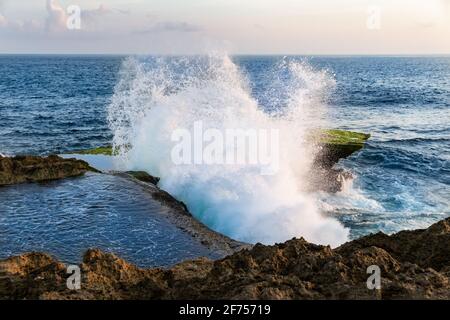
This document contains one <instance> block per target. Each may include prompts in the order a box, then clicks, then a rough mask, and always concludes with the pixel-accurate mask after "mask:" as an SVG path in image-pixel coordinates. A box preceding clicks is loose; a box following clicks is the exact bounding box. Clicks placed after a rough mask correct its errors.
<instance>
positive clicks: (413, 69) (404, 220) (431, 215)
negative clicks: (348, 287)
mask: <svg viewBox="0 0 450 320" xmlns="http://www.w3.org/2000/svg"><path fill="white" fill-rule="evenodd" d="M123 59H124V57H115V56H81V57H80V56H0V152H1V153H4V154H24V153H33V154H46V153H63V152H66V151H68V150H74V149H75V150H76V149H83V148H89V147H95V146H99V145H104V144H108V143H110V142H111V132H110V131H109V129H108V126H107V122H106V107H107V106H108V104H109V101H110V99H111V96H112V94H113V92H114V86H115V84H116V82H117V79H118V72H119V70H120V66H121V63H122V61H123ZM284 59H287V60H289V59H301V60H305V61H306V62H307V63H308V64H310V65H311V66H313V67H314V68H315V69H324V70H327V72H328V73H330V74H331V75H333V77H334V78H335V80H336V87H335V89H334V91H333V92H330V94H329V97H328V98H329V100H328V101H327V103H328V104H329V114H328V117H329V119H330V120H331V121H330V124H331V126H332V127H335V128H342V129H349V130H355V131H362V132H367V133H370V134H371V135H372V137H371V139H370V141H369V142H368V143H367V146H366V147H365V148H364V149H363V150H362V151H361V152H359V153H358V154H356V155H354V156H352V157H350V158H349V159H346V160H344V161H342V162H341V163H340V164H339V165H340V166H342V167H344V168H347V169H348V170H350V171H352V172H353V173H354V175H355V179H354V181H353V185H351V186H348V188H346V189H345V190H344V191H343V192H342V193H339V194H337V195H326V194H323V195H319V196H318V197H319V198H320V200H321V201H322V203H323V208H324V211H328V212H329V213H330V214H333V215H336V216H337V217H338V219H340V220H341V221H342V222H343V223H344V224H345V225H346V226H348V227H350V228H351V235H352V236H353V237H356V236H359V235H362V234H367V233H370V232H376V231H380V230H381V231H384V232H395V231H398V230H402V229H411V228H417V227H426V226H428V225H429V224H431V223H433V222H435V221H437V220H440V219H442V218H444V217H446V216H449V215H450V57H303V58H301V57H287V58H284ZM233 60H234V61H235V62H236V63H237V65H238V66H239V67H240V68H241V69H242V70H243V72H244V73H245V74H246V76H247V77H248V79H249V82H250V86H251V91H252V95H253V96H254V97H255V98H256V99H257V100H258V102H259V103H260V105H261V106H262V107H264V108H265V109H267V110H269V111H270V110H273V109H277V108H278V107H279V106H278V105H276V103H278V102H280V101H282V99H278V98H277V99H271V96H272V94H282V93H283V88H282V87H280V88H278V89H277V90H276V92H274V89H273V88H274V86H273V83H272V81H273V79H269V78H268V75H269V74H270V72H269V71H270V70H271V68H273V66H274V65H276V64H278V63H280V60H283V57H270V56H265V57H254V56H243V57H234V58H233ZM286 76H287V77H288V75H286ZM274 101H275V104H274ZM17 188H19V189H18V190H20V188H22V187H17ZM28 188H33V187H28ZM5 192H6V191H4V190H0V193H1V194H2V195H3V197H2V198H1V199H2V200H1V202H2V203H1V206H2V208H3V210H7V208H10V207H8V204H7V203H8V201H9V200H8V198H7V197H5ZM9 210H10V211H11V210H12V209H9ZM14 210H15V209H14ZM0 214H1V213H0ZM110 235H111V236H114V235H113V234H110ZM120 246H130V247H132V241H131V240H130V241H126V242H124V244H121V245H120Z"/></svg>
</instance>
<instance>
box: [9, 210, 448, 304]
mask: <svg viewBox="0 0 450 320" xmlns="http://www.w3.org/2000/svg"><path fill="white" fill-rule="evenodd" d="M371 265H377V266H379V267H380V269H381V289H380V290H376V289H375V290H369V289H368V288H367V285H366V281H367V278H368V276H369V274H367V272H366V271H367V267H369V266H371ZM81 270H82V283H81V286H82V288H81V290H77V291H70V290H68V289H67V287H66V278H67V276H68V275H67V274H66V267H65V266H64V265H63V264H61V263H60V262H58V261H57V260H55V259H52V258H51V257H50V256H48V255H47V254H42V253H27V254H24V255H21V256H18V257H12V258H9V259H6V260H3V261H1V262H0V298H3V299H25V298H26V299H30V298H33V299H36V298H40V299H230V298H231V299H234V298H242V299H399V298H402V299H405V298H406V299H417V298H426V299H450V218H447V219H446V220H443V221H440V222H438V223H436V224H434V225H432V226H431V227H429V228H428V229H425V230H415V231H403V232H400V233H397V234H395V235H392V236H387V235H384V234H382V233H378V234H375V235H370V236H367V237H363V238H361V239H358V240H355V241H351V242H348V243H346V244H344V245H342V246H341V247H339V248H336V249H331V248H329V247H325V246H319V245H314V244H311V243H308V242H306V241H305V240H303V239H293V240H290V241H287V242H285V243H283V244H277V245H274V246H264V245H261V244H257V245H255V246H254V247H253V248H252V249H248V250H247V249H246V250H242V251H240V252H237V253H235V254H232V255H230V256H228V257H226V258H224V259H221V260H217V261H211V260H208V259H198V260H194V261H186V262H183V263H180V264H178V265H175V266H174V267H172V268H170V269H140V268H137V267H136V266H134V265H132V264H130V263H127V262H126V261H124V260H122V259H120V258H118V257H117V256H115V255H113V254H108V253H103V252H101V251H99V250H89V251H87V252H86V254H85V255H84V259H83V263H82V265H81Z"/></svg>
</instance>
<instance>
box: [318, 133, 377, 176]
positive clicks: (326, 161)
mask: <svg viewBox="0 0 450 320" xmlns="http://www.w3.org/2000/svg"><path fill="white" fill-rule="evenodd" d="M369 138H370V134H366V133H360V132H353V131H346V130H337V129H328V130H321V131H320V132H319V133H315V135H314V138H313V139H314V140H315V141H316V142H317V143H318V144H319V145H320V146H321V150H320V152H319V153H318V155H317V157H316V159H315V162H316V164H318V165H319V166H321V167H325V168H331V167H332V166H333V165H334V164H335V163H337V162H338V161H339V160H340V159H344V158H347V157H349V156H350V155H352V154H353V153H355V152H356V151H359V150H361V149H362V148H363V147H364V144H365V143H366V141H367V140H368V139H369Z"/></svg>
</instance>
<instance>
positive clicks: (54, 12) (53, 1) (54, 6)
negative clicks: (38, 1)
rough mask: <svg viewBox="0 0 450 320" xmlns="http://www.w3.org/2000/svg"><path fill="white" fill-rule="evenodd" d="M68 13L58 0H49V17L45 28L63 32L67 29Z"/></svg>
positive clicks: (52, 31)
mask: <svg viewBox="0 0 450 320" xmlns="http://www.w3.org/2000/svg"><path fill="white" fill-rule="evenodd" d="M66 21H67V14H66V11H65V10H64V8H63V7H61V5H60V4H59V3H58V1H57V0H47V19H46V21H45V28H46V30H47V31H48V32H51V33H54V32H61V31H63V30H66V29H67V26H66Z"/></svg>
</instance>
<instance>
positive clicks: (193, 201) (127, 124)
mask: <svg viewBox="0 0 450 320" xmlns="http://www.w3.org/2000/svg"><path fill="white" fill-rule="evenodd" d="M264 76H265V77H271V82H272V84H273V86H272V88H271V89H268V90H267V95H270V96H266V97H267V101H270V102H271V106H272V107H273V108H272V109H271V110H270V111H267V110H268V108H263V107H261V105H260V104H259V103H258V100H257V99H255V98H254V97H253V96H252V91H251V86H250V84H249V80H248V79H247V77H246V75H245V72H243V71H242V70H240V69H239V68H238V67H237V66H236V65H235V64H234V63H233V62H232V60H231V58H229V57H228V56H227V55H221V54H212V55H209V56H201V57H200V56H196V57H147V58H144V57H138V58H128V59H126V60H125V61H124V63H123V66H122V69H121V72H120V79H119V82H118V83H117V85H116V88H115V93H114V96H113V98H112V101H111V104H110V106H109V108H108V119H109V123H110V127H111V129H112V131H113V133H114V138H113V145H114V148H115V150H116V151H118V153H119V155H120V156H119V158H120V161H121V165H122V166H124V167H125V168H126V169H129V170H146V171H148V172H149V173H151V174H152V175H155V176H158V177H160V178H161V180H160V183H159V186H160V187H161V188H162V189H164V190H166V191H168V192H169V193H170V194H172V195H173V196H174V197H176V198H177V199H179V200H181V201H183V202H184V203H186V205H187V206H188V208H189V210H190V212H192V214H193V215H194V216H195V217H196V218H197V219H199V220H200V221H202V222H203V223H205V224H206V225H208V226H209V227H210V228H212V229H214V230H216V231H218V232H221V233H223V234H226V235H228V236H230V237H232V238H234V239H238V240H242V241H247V242H251V243H255V242H262V243H266V244H272V243H275V242H281V241H285V240H287V239H290V238H293V237H304V238H305V239H306V240H308V241H311V242H315V243H320V244H329V245H332V246H337V245H339V244H341V243H343V242H345V241H346V240H347V239H348V230H347V229H346V228H344V227H343V226H342V225H341V224H340V223H339V222H338V221H337V220H335V219H334V218H331V217H326V216H324V215H322V213H321V212H320V211H319V209H318V205H317V203H316V200H315V199H314V197H312V196H311V195H309V194H307V193H304V192H302V191H301V190H305V189H306V188H305V184H306V183H307V179H306V178H305V177H306V174H307V173H308V171H309V169H310V167H311V165H312V161H313V158H314V155H315V152H316V148H315V146H314V145H313V144H311V143H308V141H307V136H308V133H309V132H310V130H311V129H313V128H316V127H318V126H322V125H323V122H322V121H323V119H324V118H325V117H324V115H325V114H326V106H325V103H324V100H323V98H324V97H325V96H326V94H327V92H329V90H331V89H332V88H333V86H334V80H333V78H332V77H331V76H330V75H329V74H328V73H327V72H324V71H315V70H313V69H312V68H311V67H310V66H309V65H307V64H306V63H305V62H301V61H295V60H289V59H281V60H280V61H279V63H276V64H275V65H274V68H273V69H272V70H266V71H265V72H264ZM196 121H202V124H203V126H204V127H208V128H214V129H218V130H220V131H225V130H227V129H229V128H243V129H248V128H252V129H276V130H279V132H280V139H279V155H278V158H279V170H278V171H277V172H276V173H275V174H272V175H262V174H261V170H260V169H261V168H260V167H259V166H258V165H246V164H235V165H230V164H221V165H212V164H183V165H179V164H178V165H176V164H175V163H174V162H173V161H172V158H171V151H172V149H173V147H174V142H173V141H172V140H171V135H172V133H173V131H174V130H176V129H179V128H187V129H192V127H193V124H194V123H195V122H196Z"/></svg>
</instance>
